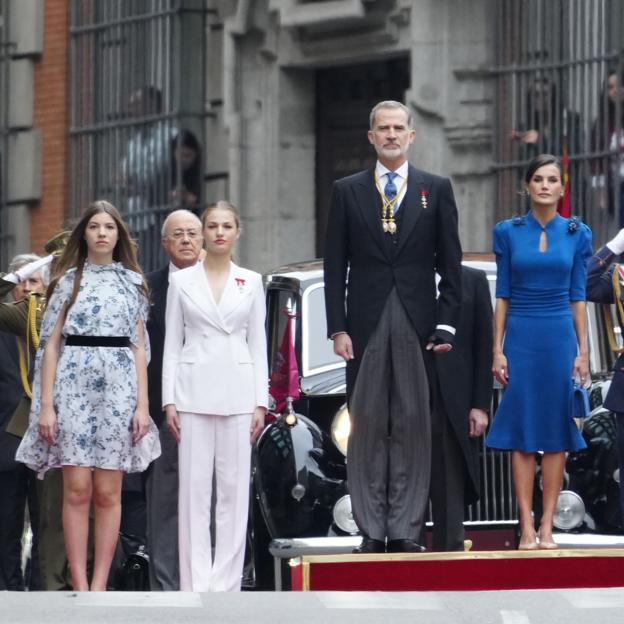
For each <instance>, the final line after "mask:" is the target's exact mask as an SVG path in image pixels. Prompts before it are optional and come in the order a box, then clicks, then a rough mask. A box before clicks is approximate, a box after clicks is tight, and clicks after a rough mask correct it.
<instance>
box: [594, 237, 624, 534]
mask: <svg viewBox="0 0 624 624" xmlns="http://www.w3.org/2000/svg"><path fill="white" fill-rule="evenodd" d="M623 253H624V229H621V230H620V231H619V232H618V233H617V234H616V236H615V237H614V238H613V239H612V240H610V241H609V242H608V243H607V244H606V245H604V246H603V247H601V248H600V249H599V250H598V251H597V252H596V253H595V254H594V255H593V256H592V257H591V259H590V261H589V265H588V269H587V300H588V301H595V302H596V303H615V304H616V310H617V318H618V322H619V324H620V327H624V305H623V303H622V302H623V301H624V299H623V293H624V271H623V270H622V269H621V266H620V265H619V264H617V263H616V261H617V259H618V257H620V256H621V255H622V254H623ZM612 346H613V348H614V349H618V347H617V346H616V345H615V344H614V345H612ZM618 351H619V353H618V359H617V360H616V362H615V364H614V366H613V378H612V379H611V385H610V386H609V391H608V392H607V396H606V398H605V401H604V407H606V408H607V409H608V410H611V411H612V412H614V413H615V417H616V422H617V448H618V463H619V471H620V479H621V478H622V475H624V351H622V350H621V349H618ZM620 483H621V481H620ZM620 522H621V523H624V487H622V486H621V485H620ZM621 526H624V524H622V525H621Z"/></svg>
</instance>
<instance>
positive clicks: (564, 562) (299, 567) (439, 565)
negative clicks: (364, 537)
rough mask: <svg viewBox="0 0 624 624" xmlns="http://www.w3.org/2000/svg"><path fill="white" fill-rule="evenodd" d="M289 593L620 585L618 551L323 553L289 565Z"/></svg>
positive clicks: (622, 569) (623, 567) (621, 556)
mask: <svg viewBox="0 0 624 624" xmlns="http://www.w3.org/2000/svg"><path fill="white" fill-rule="evenodd" d="M291 566H292V567H291V575H292V588H293V590H295V591H297V590H298V591H327V590H330V591H331V590H335V591H462V590H494V589H553V588H565V587H568V588H569V587H621V586H624V549H595V550H567V549H562V550H556V551H543V550H542V551H539V550H538V551H531V552H527V551H524V552H520V551H495V552H464V553H462V552H458V553H423V554H418V555H408V554H405V555H402V554H401V555H399V554H396V555H324V556H310V557H301V558H299V559H294V560H292V563H291Z"/></svg>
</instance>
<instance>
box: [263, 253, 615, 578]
mask: <svg viewBox="0 0 624 624" xmlns="http://www.w3.org/2000/svg"><path fill="white" fill-rule="evenodd" d="M464 263H465V264H467V265H469V266H472V267H475V268H479V269H482V270H483V271H485V273H486V274H487V277H488V281H489V283H490V290H491V293H492V302H494V290H495V282H496V265H495V263H494V262H493V261H492V258H491V256H490V257H487V256H483V255H477V256H473V257H467V258H466V259H465V260H464ZM266 297H267V331H268V344H269V355H268V357H269V365H270V367H271V366H272V365H273V364H274V363H275V362H276V361H277V360H276V358H277V357H278V353H279V351H280V347H281V346H282V341H283V339H284V332H285V330H286V325H287V323H289V322H290V323H292V325H291V330H292V336H293V340H294V347H295V353H296V357H297V365H298V371H299V378H300V384H299V389H300V398H299V399H298V400H296V401H295V402H294V405H293V408H294V409H293V410H292V412H294V413H290V414H289V415H277V417H276V419H275V421H274V422H272V423H271V424H270V425H269V426H268V427H266V428H265V430H264V432H263V433H262V435H261V437H260V439H259V440H258V443H257V445H256V449H255V457H254V474H253V492H254V505H253V510H254V513H253V526H254V550H255V556H256V560H257V570H256V573H257V574H258V570H259V568H260V567H264V568H267V567H268V566H269V565H270V564H269V563H267V559H266V554H267V553H266V550H267V545H268V543H269V541H270V540H276V539H281V540H287V539H289V538H309V537H323V536H340V535H342V536H348V535H357V526H356V525H355V523H354V521H353V517H352V515H351V505H350V499H349V495H348V490H347V487H346V455H347V439H348V433H349V418H348V412H347V408H346V404H345V374H344V373H345V368H344V362H343V361H342V360H341V359H340V358H338V357H337V356H336V355H335V354H334V352H333V345H332V343H331V341H329V340H327V338H326V333H327V332H326V322H325V302H324V284H323V271H322V262H321V261H310V262H305V263H300V264H293V265H289V266H286V267H281V268H278V269H275V270H273V271H271V272H270V273H268V274H267V275H266ZM588 319H589V335H590V351H591V368H592V377H593V379H594V383H593V386H592V388H591V392H590V395H591V402H592V408H593V411H592V413H591V416H590V417H589V418H587V419H586V420H585V422H584V423H583V424H582V426H583V435H584V437H585V439H586V441H587V444H588V448H587V450H585V451H581V452H579V453H574V454H570V456H569V458H568V461H567V467H566V475H565V481H564V487H563V491H562V493H561V496H560V501H559V506H558V510H557V516H556V519H555V525H556V528H557V529H558V530H559V531H566V532H568V533H569V534H572V533H575V536H574V537H571V538H570V543H574V542H575V541H576V542H580V543H591V544H596V543H597V542H596V539H593V540H588V538H587V534H588V533H590V532H591V533H594V534H596V535H598V534H617V533H621V532H622V527H621V522H620V518H619V515H618V513H617V495H618V488H619V474H618V472H617V453H616V449H615V422H614V416H613V414H611V413H610V412H608V411H607V410H605V409H603V408H602V407H601V405H602V400H603V396H604V394H606V387H608V385H607V384H608V383H609V380H608V379H609V371H610V366H611V365H612V363H613V357H612V353H611V351H610V349H609V346H608V344H607V340H606V332H605V331H604V323H605V318H603V315H602V312H601V309H600V308H599V307H595V306H594V305H593V304H589V306H588ZM499 394H500V389H499V388H495V392H494V400H493V405H492V412H491V413H492V414H495V411H496V407H497V405H498V399H499ZM480 457H481V498H480V500H479V501H478V502H477V503H476V504H474V505H471V506H470V507H468V508H467V510H466V518H465V524H466V529H467V534H468V536H469V537H470V538H471V539H472V540H473V542H474V547H475V548H480V549H503V548H515V546H516V535H515V534H516V526H517V509H516V504H515V499H514V494H513V487H512V478H511V467H510V458H509V454H508V453H506V452H500V451H492V450H490V449H486V448H485V446H483V445H482V446H481V449H480ZM539 484H540V475H539V470H538V472H537V474H536V499H539V498H540V497H539ZM558 539H559V541H560V542H561V543H566V540H565V539H562V538H561V536H558ZM618 539H619V538H618ZM603 541H604V540H603ZM605 543H613V540H607V541H606V542H605ZM258 561H261V563H258ZM271 569H272V568H271Z"/></svg>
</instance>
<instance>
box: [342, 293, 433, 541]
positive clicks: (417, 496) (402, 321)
mask: <svg viewBox="0 0 624 624" xmlns="http://www.w3.org/2000/svg"><path fill="white" fill-rule="evenodd" d="M349 414H350V416H351V435H350V437H349V450H348V457H347V478H348V485H349V492H350V494H351V503H352V507H353V516H354V518H355V521H356V523H357V525H358V527H359V529H360V531H361V532H362V533H364V534H365V535H368V536H369V537H371V538H373V539H377V540H382V541H383V540H384V539H385V538H386V537H387V538H388V539H389V540H391V539H413V540H415V541H419V540H420V536H421V530H422V529H423V527H424V516H425V511H426V508H427V502H428V498H429V477H430V471H431V416H430V404H429V384H428V379H427V373H426V370H425V364H424V361H423V353H422V349H421V345H420V339H419V337H418V335H417V333H416V331H415V330H414V328H413V327H412V324H411V323H410V321H409V319H408V317H407V314H406V312H405V309H404V308H403V304H402V303H401V301H400V299H399V296H398V294H397V292H396V289H395V288H393V289H392V292H391V293H390V296H389V297H388V301H387V302H386V305H385V307H384V310H383V313H382V315H381V319H380V320H379V325H378V326H377V328H376V329H375V331H374V332H373V334H372V336H371V337H370V340H369V341H368V344H367V346H366V349H365V351H364V354H363V356H362V362H361V364H360V368H359V372H358V376H357V379H356V381H355V386H354V388H353V393H352V396H351V400H350V402H349Z"/></svg>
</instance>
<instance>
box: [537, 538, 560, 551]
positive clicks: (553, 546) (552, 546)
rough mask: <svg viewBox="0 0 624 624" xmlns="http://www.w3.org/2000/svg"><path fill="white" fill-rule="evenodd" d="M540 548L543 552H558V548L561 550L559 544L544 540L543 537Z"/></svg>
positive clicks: (540, 540) (540, 539)
mask: <svg viewBox="0 0 624 624" xmlns="http://www.w3.org/2000/svg"><path fill="white" fill-rule="evenodd" d="M539 548H540V549H541V550H557V548H559V544H557V542H554V541H553V540H552V539H551V540H543V539H542V538H541V537H539Z"/></svg>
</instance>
